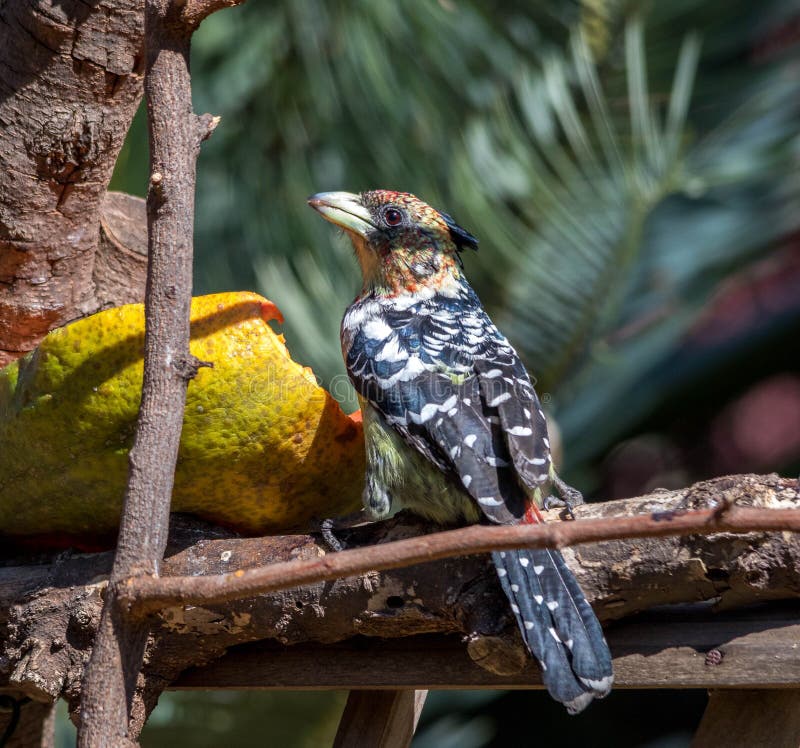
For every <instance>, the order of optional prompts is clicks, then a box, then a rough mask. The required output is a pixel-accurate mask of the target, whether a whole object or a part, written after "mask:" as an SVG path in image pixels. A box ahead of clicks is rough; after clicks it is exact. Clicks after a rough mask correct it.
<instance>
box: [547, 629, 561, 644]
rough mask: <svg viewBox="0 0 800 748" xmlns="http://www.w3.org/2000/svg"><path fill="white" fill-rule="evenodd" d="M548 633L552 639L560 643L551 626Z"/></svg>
mask: <svg viewBox="0 0 800 748" xmlns="http://www.w3.org/2000/svg"><path fill="white" fill-rule="evenodd" d="M548 631H549V632H550V636H552V637H553V639H555V640H556V641H557V642H558V643H559V644H560V643H561V639H559V637H558V634H557V633H556V630H555V629H554V628H553V627H552V626H551V627H550V628H549V629H548Z"/></svg>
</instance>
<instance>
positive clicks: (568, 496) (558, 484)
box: [543, 475, 585, 519]
mask: <svg viewBox="0 0 800 748" xmlns="http://www.w3.org/2000/svg"><path fill="white" fill-rule="evenodd" d="M553 487H554V488H555V489H556V491H558V493H559V495H560V498H559V497H556V496H553V495H549V496H546V497H545V499H544V502H543V505H544V508H545V509H548V510H549V509H564V510H565V512H566V514H567V515H568V516H569V518H570V519H575V513H574V512H573V511H572V508H573V507H576V506H580V505H581V504H583V503H585V502H584V500H583V494H582V493H581V492H580V491H579V490H578V489H577V488H573V487H572V486H570V485H568V484H567V483H565V482H564V481H563V480H561V478H559V477H558V476H557V475H556V476H554V478H553Z"/></svg>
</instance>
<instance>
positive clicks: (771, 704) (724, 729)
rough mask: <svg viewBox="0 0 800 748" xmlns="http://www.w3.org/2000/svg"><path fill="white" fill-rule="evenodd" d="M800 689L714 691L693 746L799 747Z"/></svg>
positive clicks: (697, 747) (708, 747) (703, 747)
mask: <svg viewBox="0 0 800 748" xmlns="http://www.w3.org/2000/svg"><path fill="white" fill-rule="evenodd" d="M799 747H800V690H787V691H755V690H747V691H712V692H711V693H710V694H709V699H708V706H707V707H706V711H705V713H704V714H703V719H702V721H701V722H700V726H699V727H698V728H697V733H696V734H695V736H694V740H693V741H692V748H799Z"/></svg>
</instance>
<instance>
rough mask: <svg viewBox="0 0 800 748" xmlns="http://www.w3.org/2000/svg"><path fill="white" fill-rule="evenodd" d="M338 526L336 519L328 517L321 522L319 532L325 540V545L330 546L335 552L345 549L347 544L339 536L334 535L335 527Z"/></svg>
mask: <svg viewBox="0 0 800 748" xmlns="http://www.w3.org/2000/svg"><path fill="white" fill-rule="evenodd" d="M335 527H336V520H335V519H333V518H332V517H328V518H327V519H323V520H322V521H321V522H320V523H319V534H320V535H321V536H322V540H323V541H324V542H325V545H327V546H328V548H330V549H331V550H332V551H333V552H334V553H338V552H339V551H343V550H344V548H345V546H344V543H342V541H341V540H339V538H337V537H336V535H334V529H335Z"/></svg>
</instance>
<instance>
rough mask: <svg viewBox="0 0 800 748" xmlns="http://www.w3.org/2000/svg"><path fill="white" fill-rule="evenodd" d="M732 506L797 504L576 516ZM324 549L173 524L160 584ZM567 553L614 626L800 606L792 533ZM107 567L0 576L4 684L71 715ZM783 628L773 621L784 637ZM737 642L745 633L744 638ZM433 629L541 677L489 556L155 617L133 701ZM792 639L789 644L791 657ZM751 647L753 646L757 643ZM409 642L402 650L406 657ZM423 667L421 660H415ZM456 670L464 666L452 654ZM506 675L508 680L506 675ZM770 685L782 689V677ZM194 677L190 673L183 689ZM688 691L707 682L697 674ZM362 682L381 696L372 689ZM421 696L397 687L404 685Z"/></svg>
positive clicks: (772, 497)
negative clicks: (234, 653)
mask: <svg viewBox="0 0 800 748" xmlns="http://www.w3.org/2000/svg"><path fill="white" fill-rule="evenodd" d="M726 497H727V499H728V500H732V501H736V503H737V504H740V503H741V504H743V505H750V506H758V507H766V508H797V507H800V494H799V493H798V484H797V481H796V480H790V479H783V478H778V477H777V476H734V477H730V478H723V479H717V480H714V481H708V482H704V483H700V484H697V485H695V486H692V487H690V488H687V489H683V490H681V491H670V492H663V493H655V494H651V495H649V496H645V497H640V498H635V499H625V500H621V501H614V502H608V503H603V504H589V505H585V506H581V507H578V508H577V509H576V514H577V515H578V518H584V517H598V516H604V517H628V516H631V515H633V514H636V513H641V512H653V511H657V510H658V511H668V510H683V509H687V508H699V507H702V506H707V505H708V504H709V503H711V502H713V501H720V500H722V499H723V498H726ZM551 519H556V518H555V517H554V516H553V517H551ZM432 529H435V528H431V526H430V525H427V524H426V523H424V522H421V521H417V520H411V519H408V518H404V517H398V518H396V519H394V520H391V521H389V522H384V523H378V524H372V525H366V526H363V527H358V528H354V529H352V530H349V531H347V532H346V533H342V535H341V537H342V539H343V540H344V541H345V542H346V544H347V546H348V547H349V548H353V547H360V546H363V545H369V544H372V543H376V542H385V541H387V540H396V539H400V538H407V537H413V536H416V535H420V534H423V533H427V532H430V531H431V530H432ZM326 552H328V551H327V550H326V548H325V546H324V545H323V544H322V543H321V541H319V540H318V539H316V538H314V537H312V536H305V535H298V536H284V537H266V538H240V537H236V536H234V535H232V534H231V533H229V532H226V531H223V530H219V529H216V530H215V529H211V528H208V526H204V525H203V524H202V523H198V522H197V521H195V520H191V521H189V520H186V519H183V518H180V517H173V532H172V539H171V541H170V545H169V547H168V551H167V557H166V559H165V560H164V564H163V568H162V575H163V576H175V575H185V576H193V575H206V574H218V573H221V572H233V571H236V570H237V569H248V568H253V567H257V566H261V565H264V564H269V563H274V562H276V561H283V560H288V559H293V558H313V557H320V556H322V555H324V554H325V553H326ZM565 557H566V559H567V563H568V564H569V566H570V568H571V569H572V570H573V571H574V572H575V575H576V577H577V579H578V581H579V582H580V584H581V586H582V587H583V589H584V590H585V592H586V594H587V597H588V599H589V600H590V602H591V603H592V604H593V606H594V608H595V610H596V611H597V613H598V615H599V617H600V618H601V620H603V621H605V622H608V621H611V620H616V619H619V618H623V617H626V616H630V615H632V614H634V613H637V612H639V611H643V610H647V609H648V608H651V607H653V606H660V605H668V604H673V603H687V602H700V601H712V602H714V604H715V605H714V609H715V610H721V609H731V608H734V607H741V606H744V605H749V604H752V603H756V602H767V601H771V600H780V599H796V598H797V597H798V596H800V537H799V536H798V535H795V534H790V533H781V532H777V533H752V534H747V535H731V534H727V533H720V534H716V535H710V536H687V537H682V538H681V537H666V538H639V539H634V540H615V541H608V542H603V543H594V544H586V545H580V546H575V547H573V548H569V549H566V550H565ZM111 560H112V554H111V553H99V554H69V553H66V554H60V555H58V556H56V557H53V558H46V557H39V558H38V559H30V560H29V561H35V563H27V564H25V563H24V559H16V560H14V561H8V562H7V564H13V565H6V566H5V567H0V642H2V646H0V687H2V686H6V687H8V688H12V689H14V690H16V691H17V692H20V693H24V694H27V695H29V696H31V697H32V698H35V699H38V700H40V701H47V700H52V699H55V698H58V697H59V696H65V697H67V698H68V699H69V700H70V702H71V704H72V706H73V709H74V707H75V705H76V702H77V699H78V696H79V688H80V678H81V672H82V668H83V663H84V662H85V661H86V659H87V657H88V656H89V653H90V652H91V646H92V641H93V637H94V634H95V631H96V629H97V625H98V621H99V617H100V609H101V607H102V596H103V594H104V592H105V589H106V585H107V582H106V579H107V575H108V573H109V570H110V568H111ZM702 615H703V616H706V617H707V619H708V620H706V619H702V620H698V621H696V622H695V623H691V624H683V625H684V629H680V630H685V628H686V626H689V627H690V628H691V629H692V630H693V631H695V632H698V631H699V632H702V631H704V630H706V629H707V630H708V632H709V634H708V636H709V637H710V638H708V637H706V638H708V641H707V648H708V649H711V648H713V647H716V646H717V645H719V644H720V643H721V642H720V641H718V640H717V639H718V638H721V639H724V638H725V636H727V634H726V633H725V631H723V629H722V628H720V629H719V630H717V629H715V628H714V627H713V626H712V625H711V622H712V621H713V619H714V613H713V612H712V611H711V610H710V609H706V610H705V612H703V613H702ZM704 620H705V621H706V623H705V624H704V623H703V621H704ZM776 620H777V619H776ZM748 625H749V624H748ZM758 625H761V624H758V623H756V624H754V626H756V630H757V628H758ZM770 625H773V624H770ZM787 625H788V624H787V623H786V622H778V623H775V624H774V626H776V627H778V628H777V629H776V630H782V629H785V627H786V626H787ZM781 627H782V628H781ZM745 628H746V627H745ZM641 630H642V631H643V632H644V633H640V634H638V635H637V636H639V638H638V639H636V641H637V642H639V643H638V644H635V646H634V647H633V649H634V650H635V651H632V652H631V653H630V655H629V656H628V657H627V658H626V660H625V662H624V663H621V665H623V666H624V667H623V670H624V672H625V673H626V674H627V675H626V677H627V678H628V680H631V679H632V678H633V677H634V675H635V673H636V672H637V671H638V670H639V669H641V667H642V663H647V662H648V661H649V660H653V659H654V657H655V656H656V655H657V654H658V653H659V652H661V651H662V650H663V649H665V648H667V647H668V646H669V645H668V643H667V641H666V640H662V639H658V640H657V641H656V640H655V639H653V641H652V642H651V645H650V647H651V648H650V649H646V648H645V649H644V650H642V641H643V639H642V637H643V636H644V637H646V634H647V631H650V630H651V628H650V627H648V626H645V627H643V628H642V629H641ZM678 630H679V629H675V628H671V629H670V630H669V632H666V633H665V636H668V637H671V638H670V641H672V639H674V632H675V631H678ZM736 631H738V632H739V634H736V636H739V635H740V634H741V633H742V631H744V630H741V631H740V629H736ZM429 634H435V635H458V636H461V637H465V643H464V644H462V645H460V647H461V648H460V653H461V656H462V657H464V656H465V652H466V653H467V654H468V655H469V657H471V659H472V661H473V662H476V663H478V664H479V665H481V666H482V667H483V668H486V669H487V670H488V671H489V673H490V674H491V678H487V681H486V682H487V683H490V684H492V685H493V686H495V687H498V686H499V685H500V684H502V683H511V682H519V683H534V682H536V681H535V668H533V671H534V672H533V676H532V675H531V671H530V670H528V669H527V668H528V666H529V663H528V658H526V656H525V654H524V651H523V649H522V645H521V642H520V640H519V637H518V635H517V632H516V627H515V624H514V621H513V617H512V616H511V615H510V614H509V612H508V607H507V603H506V602H505V600H504V597H503V594H502V591H501V590H500V588H499V585H498V584H497V580H496V576H495V574H494V572H493V570H492V568H491V566H490V564H489V563H488V560H487V558H486V557H485V556H480V555H479V556H469V557H466V558H460V559H447V560H443V561H438V562H433V563H426V564H418V565H416V566H411V567H408V568H404V569H395V570H392V571H387V572H383V573H365V574H361V575H359V576H357V577H353V578H349V579H341V580H338V581H336V582H332V583H331V582H320V583H318V584H313V585H308V586H305V587H302V588H297V589H291V590H282V591H280V592H274V593H270V594H264V595H257V596H255V597H252V598H250V599H243V600H237V601H234V602H230V603H226V604H225V605H219V606H208V607H195V606H182V605H175V606H171V607H167V608H166V609H165V610H164V611H163V612H162V613H161V614H160V615H159V616H158V617H157V619H155V628H154V631H153V638H152V640H151V641H150V642H149V643H148V646H147V650H146V652H145V658H144V662H145V665H144V670H143V675H142V677H141V678H140V679H139V681H138V683H137V685H136V692H135V694H134V700H135V702H136V704H138V705H139V706H138V708H140V709H141V714H142V715H145V714H146V713H147V712H148V711H149V710H150V709H151V708H152V706H153V705H154V704H155V700H156V699H157V697H158V694H159V693H160V692H161V691H162V690H163V689H164V688H166V687H168V686H169V685H170V684H171V683H173V682H175V680H176V679H177V678H178V677H179V675H180V674H181V673H183V672H184V671H186V670H187V668H190V667H193V668H197V667H199V666H203V665H205V664H207V663H211V662H213V661H214V660H216V659H217V658H219V657H220V656H221V655H222V654H223V653H224V652H226V651H227V650H228V649H229V648H230V647H233V646H235V645H240V644H245V643H248V642H257V641H265V642H272V643H273V644H274V645H276V646H277V650H278V651H277V652H276V650H275V648H273V649H271V650H270V654H269V657H268V659H269V660H271V661H275V662H280V660H279V659H277V660H276V657H277V655H278V654H279V653H280V650H281V647H285V645H304V643H312V644H319V643H321V644H333V643H336V642H344V641H346V640H349V639H352V638H353V637H356V636H362V637H363V636H366V637H380V638H384V639H390V638H396V637H407V636H414V635H429ZM653 636H655V634H653ZM784 639H785V637H784ZM784 639H781V640H780V641H781V645H780V646H781V647H783V646H784V644H785V642H784ZM645 640H646V639H645ZM756 640H757V641H756V644H757V642H758V636H756ZM703 641H706V639H705V638H704V639H703ZM355 646H356V649H357V648H358V646H357V645H355ZM408 646H409V645H404V652H405V654H404V657H405V658H406V659H408V657H407V655H408V652H407V651H405V650H406V649H407V647H408ZM624 646H625V644H624V640H621V641H620V642H619V643H618V644H617V643H616V642H615V640H613V639H612V650H614V652H615V655H616V654H617V652H618V651H620V650H619V647H624ZM687 646H689V647H692V646H699V645H698V644H696V643H695V644H694V645H691V644H687ZM703 646H706V645H703ZM734 649H735V648H734ZM285 651H286V654H287V657H291V656H293V655H292V653H294V652H299V649H298V648H297V647H290V648H289V649H286V650H285ZM742 651H744V650H742ZM780 651H781V652H783V649H781V650H780ZM331 654H332V656H333V654H334V653H333V652H332V653H331ZM433 656H434V653H432V654H431V657H433ZM786 656H787V657H789V658H790V659H789V660H785V661H783V660H775V662H776V663H777V664H776V667H777V668H778V669H780V668H783V669H784V670H786V669H787V668H788V670H787V672H789V671H791V672H790V673H789V675H790V676H791V677H795V675H794V674H795V673H796V668H797V663H794V660H792V659H791V658H792V657H794V658H795V660H796V659H797V650H792V649H791V647H789V649H788V650H786ZM323 657H325V654H324V651H323V652H320V651H317V652H316V653H315V654H314V655H313V658H312V659H313V662H314V663H315V667H314V668H313V669H312V671H310V674H309V675H308V677H307V679H306V681H305V684H306V686H307V685H308V683H310V682H312V681H313V680H314V678H315V677H316V678H317V682H319V683H322V674H321V672H320V668H319V666H318V665H319V663H320V661H321V659H322V658H323ZM630 658H633V659H630ZM637 658H638V659H637ZM686 658H687V662H689V661H691V662H694V661H695V660H696V659H697V655H696V652H695V651H694V650H693V649H691V648H690V649H689V650H688V651H687V653H686ZM415 659H417V660H419V661H422V660H423V659H424V658H423V656H422V655H417V656H416V658H415ZM445 659H446V660H448V659H449V660H454V654H453V653H451V654H449V655H448V656H447V657H446V658H445ZM656 659H657V658H656ZM735 662H736V653H735V652H733V653H732V654H731V655H730V659H729V660H723V663H722V665H720V667H719V668H716V669H713V668H710V669H708V673H712V672H713V673H714V674H723V675H724V677H725V678H728V679H729V680H730V679H731V678H735V676H736V672H731V668H733V670H736V666H735ZM729 663H730V664H729ZM792 663H794V664H792ZM278 667H280V666H279V665H278ZM659 667H662V666H661V665H659ZM695 667H700V671H701V674H702V673H703V672H704V671H703V664H702V655H700V656H699V664H698V665H696V666H695ZM709 667H710V666H709ZM792 668H794V669H792ZM239 670H241V667H239ZM193 672H198V671H197V670H194V671H193ZM692 672H693V673H694V672H695V671H694V670H692ZM314 673H316V675H314ZM520 673H522V675H520V676H519V677H518V675H517V674H520ZM498 674H505V675H503V677H502V678H501V677H498ZM651 675H652V676H653V677H655V675H654V674H652V673H651ZM693 677H695V676H694V675H693ZM703 677H707V676H703ZM764 677H766V675H765V676H764ZM668 678H669V674H667V675H666V676H665V681H663V685H664V686H665V685H668ZM775 678H778V679H780V673H777V674H775ZM185 679H186V676H184V682H187V681H186V680H185ZM515 679H516V680H515ZM202 682H203V684H204V686H205V687H210V686H211V685H212V684H213V680H212V681H209V680H208V679H206V680H204V681H202ZM276 682H278V683H280V681H276ZM642 682H644V681H642ZM648 682H650V681H648ZM660 682H661V681H660ZM692 682H695V683H698V682H701V681H698V680H697V679H696V677H695V680H693V681H692ZM739 682H741V681H739ZM198 683H199V681H198ZM653 683H655V681H653ZM362 685H363V687H370V684H369V683H366V682H364V683H363V684H362ZM424 685H425V684H424V683H423V684H420V683H411V684H408V683H397V684H396V687H410V688H414V687H422V686H424Z"/></svg>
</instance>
